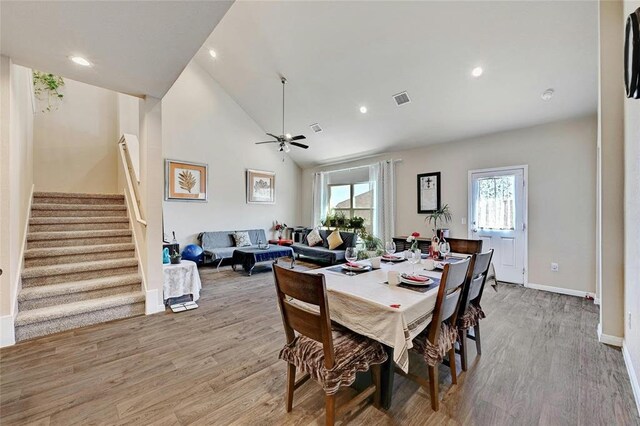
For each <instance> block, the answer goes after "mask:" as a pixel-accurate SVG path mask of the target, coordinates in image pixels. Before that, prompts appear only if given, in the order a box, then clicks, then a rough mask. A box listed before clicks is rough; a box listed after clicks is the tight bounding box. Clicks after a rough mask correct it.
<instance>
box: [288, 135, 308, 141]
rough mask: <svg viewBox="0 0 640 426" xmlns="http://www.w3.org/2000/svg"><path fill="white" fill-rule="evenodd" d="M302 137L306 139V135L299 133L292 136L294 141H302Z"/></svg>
mask: <svg viewBox="0 0 640 426" xmlns="http://www.w3.org/2000/svg"><path fill="white" fill-rule="evenodd" d="M302 139H306V137H305V136H304V135H298V136H294V137H292V138H291V140H292V141H300V140H302Z"/></svg>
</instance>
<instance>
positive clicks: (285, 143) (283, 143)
mask: <svg viewBox="0 0 640 426" xmlns="http://www.w3.org/2000/svg"><path fill="white" fill-rule="evenodd" d="M280 81H281V82H282V134H281V135H280V136H276V135H274V134H272V133H267V135H269V136H271V137H272V138H274V139H275V140H272V141H264V142H256V145H261V144H264V143H277V144H278V145H279V147H280V149H279V151H281V152H282V151H284V152H289V151H291V146H290V145H293V146H297V147H298V148H302V149H307V148H309V145H305V144H303V143H300V142H296V141H299V140H302V139H306V137H305V136H304V135H298V136H291V134H290V133H285V132H284V85H285V84H287V79H286V78H284V77H280Z"/></svg>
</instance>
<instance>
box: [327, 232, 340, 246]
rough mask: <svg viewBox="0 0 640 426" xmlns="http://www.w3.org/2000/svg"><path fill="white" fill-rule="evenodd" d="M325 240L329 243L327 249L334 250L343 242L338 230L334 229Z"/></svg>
mask: <svg viewBox="0 0 640 426" xmlns="http://www.w3.org/2000/svg"><path fill="white" fill-rule="evenodd" d="M327 242H328V243H329V250H335V249H336V248H338V247H340V246H341V245H342V243H343V241H342V237H341V236H340V232H339V231H338V230H337V229H336V230H335V231H333V232H332V233H331V234H329V236H328V237H327Z"/></svg>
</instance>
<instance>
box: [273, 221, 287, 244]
mask: <svg viewBox="0 0 640 426" xmlns="http://www.w3.org/2000/svg"><path fill="white" fill-rule="evenodd" d="M273 229H274V230H275V231H276V232H277V233H278V239H279V240H281V239H282V231H284V230H285V229H287V224H286V223H279V222H278V221H277V220H276V224H275V225H273Z"/></svg>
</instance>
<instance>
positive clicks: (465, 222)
mask: <svg viewBox="0 0 640 426" xmlns="http://www.w3.org/2000/svg"><path fill="white" fill-rule="evenodd" d="M462 224H463V225H466V224H467V218H466V217H463V218H462Z"/></svg>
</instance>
